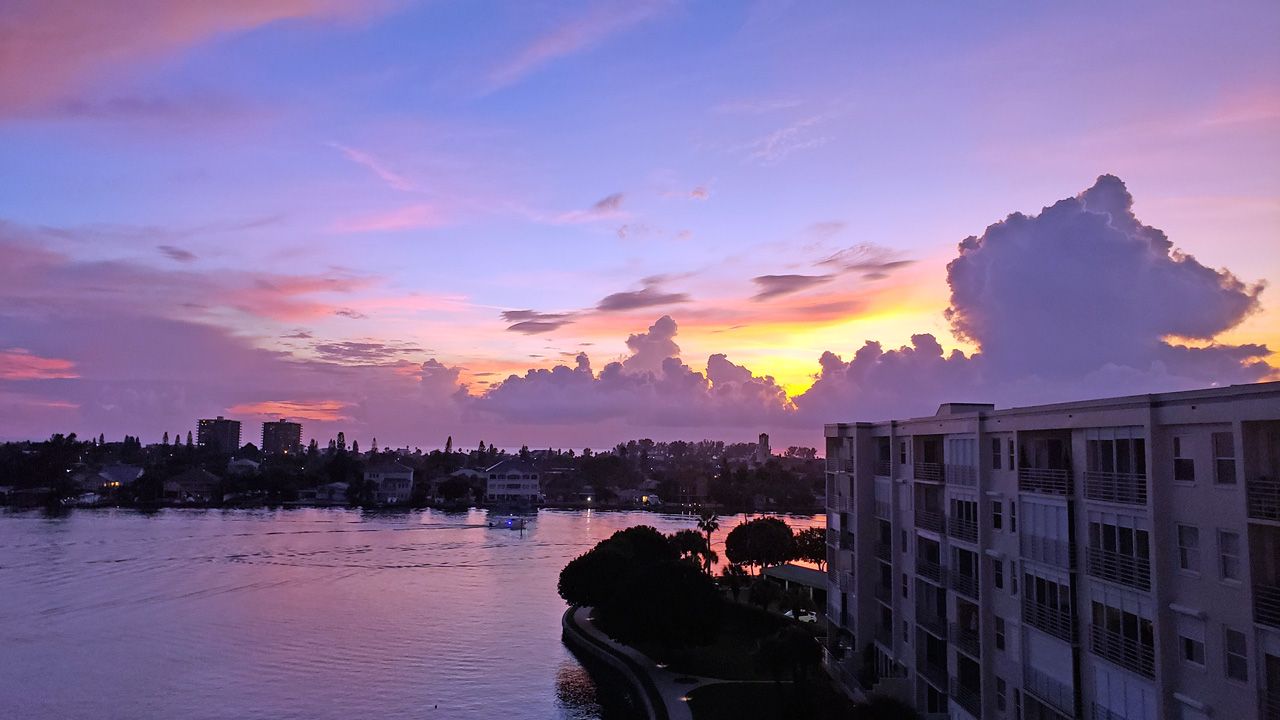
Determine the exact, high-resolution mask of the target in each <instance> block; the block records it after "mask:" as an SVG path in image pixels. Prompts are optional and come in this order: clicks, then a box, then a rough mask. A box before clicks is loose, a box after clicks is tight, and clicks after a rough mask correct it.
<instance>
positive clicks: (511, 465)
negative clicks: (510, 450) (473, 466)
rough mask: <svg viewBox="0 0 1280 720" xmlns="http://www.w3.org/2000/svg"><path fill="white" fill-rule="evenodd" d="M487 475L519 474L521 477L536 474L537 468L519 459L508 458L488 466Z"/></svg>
mask: <svg viewBox="0 0 1280 720" xmlns="http://www.w3.org/2000/svg"><path fill="white" fill-rule="evenodd" d="M485 472H487V473H500V472H501V473H519V474H521V475H529V474H532V473H536V472H538V468H536V467H534V466H533V465H532V464H531V463H527V462H524V461H523V460H520V459H519V458H510V459H507V460H503V461H501V462H498V463H495V464H493V465H490V466H489V468H488V469H487V470H485Z"/></svg>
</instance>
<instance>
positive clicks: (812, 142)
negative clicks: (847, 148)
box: [739, 115, 831, 165]
mask: <svg viewBox="0 0 1280 720" xmlns="http://www.w3.org/2000/svg"><path fill="white" fill-rule="evenodd" d="M827 119H828V116H826V115H811V116H809V117H805V118H801V119H799V120H796V121H794V122H792V123H790V124H788V125H786V126H784V127H781V128H778V129H777V130H774V131H773V132H770V133H768V134H765V135H761V136H760V137H757V138H755V139H754V140H751V141H749V142H747V143H745V144H743V145H741V146H739V150H740V151H742V152H743V153H744V154H745V156H746V159H747V161H748V162H754V163H757V164H760V165H775V164H777V163H779V162H781V161H782V160H784V159H786V158H787V156H789V155H791V154H792V153H795V152H797V151H800V150H808V149H812V148H816V147H820V146H822V145H825V144H826V143H827V141H829V140H830V139H831V138H830V137H829V136H827V135H820V134H818V133H817V127H818V126H819V125H820V124H821V123H823V122H824V121H826V120H827Z"/></svg>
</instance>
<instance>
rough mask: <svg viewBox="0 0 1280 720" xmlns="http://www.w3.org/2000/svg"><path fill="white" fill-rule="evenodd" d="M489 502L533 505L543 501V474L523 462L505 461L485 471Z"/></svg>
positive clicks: (486, 493)
mask: <svg viewBox="0 0 1280 720" xmlns="http://www.w3.org/2000/svg"><path fill="white" fill-rule="evenodd" d="M485 474H486V475H488V479H487V481H486V483H485V497H486V498H487V499H488V500H489V502H500V503H518V504H522V505H532V504H536V503H539V502H541V501H542V480H541V477H542V474H541V473H540V472H539V471H538V468H536V467H534V466H533V465H532V464H530V463H527V462H523V461H521V460H503V461H502V462H499V463H497V464H495V465H493V466H492V467H490V468H489V469H487V470H485Z"/></svg>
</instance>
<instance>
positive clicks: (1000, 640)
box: [996, 616, 1004, 650]
mask: <svg viewBox="0 0 1280 720" xmlns="http://www.w3.org/2000/svg"><path fill="white" fill-rule="evenodd" d="M996 649H997V650H1004V618H1002V617H999V616H997V617H996Z"/></svg>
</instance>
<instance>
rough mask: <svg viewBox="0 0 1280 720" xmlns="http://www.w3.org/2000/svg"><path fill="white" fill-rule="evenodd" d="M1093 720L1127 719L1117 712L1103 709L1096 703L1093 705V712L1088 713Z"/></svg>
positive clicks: (1127, 718)
mask: <svg viewBox="0 0 1280 720" xmlns="http://www.w3.org/2000/svg"><path fill="white" fill-rule="evenodd" d="M1090 714H1091V715H1092V716H1093V720H1129V717H1128V716H1127V715H1125V714H1124V713H1122V712H1120V711H1118V710H1111V709H1109V708H1105V707H1103V706H1101V705H1099V704H1098V703H1094V704H1093V712H1092V713H1090Z"/></svg>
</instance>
